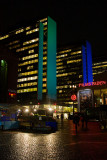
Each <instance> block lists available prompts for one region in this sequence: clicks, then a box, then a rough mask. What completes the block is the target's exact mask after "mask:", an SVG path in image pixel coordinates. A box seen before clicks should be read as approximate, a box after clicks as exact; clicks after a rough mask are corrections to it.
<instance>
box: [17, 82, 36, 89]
mask: <svg viewBox="0 0 107 160" xmlns="http://www.w3.org/2000/svg"><path fill="white" fill-rule="evenodd" d="M36 85H37V82H30V83H24V84H18V85H17V88H20V87H28V86H36Z"/></svg>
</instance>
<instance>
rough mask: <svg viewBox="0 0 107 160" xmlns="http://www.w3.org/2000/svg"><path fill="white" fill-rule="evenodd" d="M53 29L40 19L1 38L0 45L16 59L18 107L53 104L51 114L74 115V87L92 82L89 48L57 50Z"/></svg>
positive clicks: (53, 24) (49, 22) (48, 20)
mask: <svg viewBox="0 0 107 160" xmlns="http://www.w3.org/2000/svg"><path fill="white" fill-rule="evenodd" d="M56 28H57V26H56V22H55V21H54V20H53V19H51V18H50V17H48V18H44V19H41V20H39V21H37V23H35V24H34V25H31V26H27V27H23V28H20V29H17V30H15V31H12V32H9V33H8V34H6V35H5V36H1V37H0V43H1V44H3V45H6V46H7V47H8V48H9V50H10V51H12V52H13V53H14V54H15V55H17V57H18V60H19V61H18V78H17V102H18V103H19V104H23V105H37V104H38V105H39V104H51V107H52V104H54V105H53V109H54V110H55V111H58V112H74V111H77V105H78V102H77V88H78V84H80V83H84V84H85V83H89V82H91V83H92V82H93V75H92V53H91V45H90V43H89V42H88V41H86V42H84V43H83V44H82V43H81V44H77V45H70V46H65V47H60V48H58V51H57V44H56V42H57V41H56V38H57V37H56ZM13 76H14V75H13ZM45 107H46V106H45Z"/></svg>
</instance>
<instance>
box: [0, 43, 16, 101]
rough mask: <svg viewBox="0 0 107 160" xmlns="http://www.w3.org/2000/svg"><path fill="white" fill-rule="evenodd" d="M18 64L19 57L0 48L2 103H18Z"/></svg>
mask: <svg viewBox="0 0 107 160" xmlns="http://www.w3.org/2000/svg"><path fill="white" fill-rule="evenodd" d="M17 64H18V59H17V56H16V55H15V54H13V53H12V52H10V51H9V50H8V49H7V48H6V47H4V46H0V103H16V102H17Z"/></svg>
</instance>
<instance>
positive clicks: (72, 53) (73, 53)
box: [57, 50, 82, 58]
mask: <svg viewBox="0 0 107 160" xmlns="http://www.w3.org/2000/svg"><path fill="white" fill-rule="evenodd" d="M68 51H70V50H67V52H68ZM59 53H66V51H61V52H58V54H59ZM80 53H82V52H81V51H75V52H71V53H70V55H75V54H80ZM66 56H67V54H63V55H58V56H57V58H61V57H66Z"/></svg>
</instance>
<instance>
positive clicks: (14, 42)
mask: <svg viewBox="0 0 107 160" xmlns="http://www.w3.org/2000/svg"><path fill="white" fill-rule="evenodd" d="M18 42H19V41H18V40H17V41H13V42H10V43H9V44H8V45H12V44H16V43H18Z"/></svg>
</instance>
